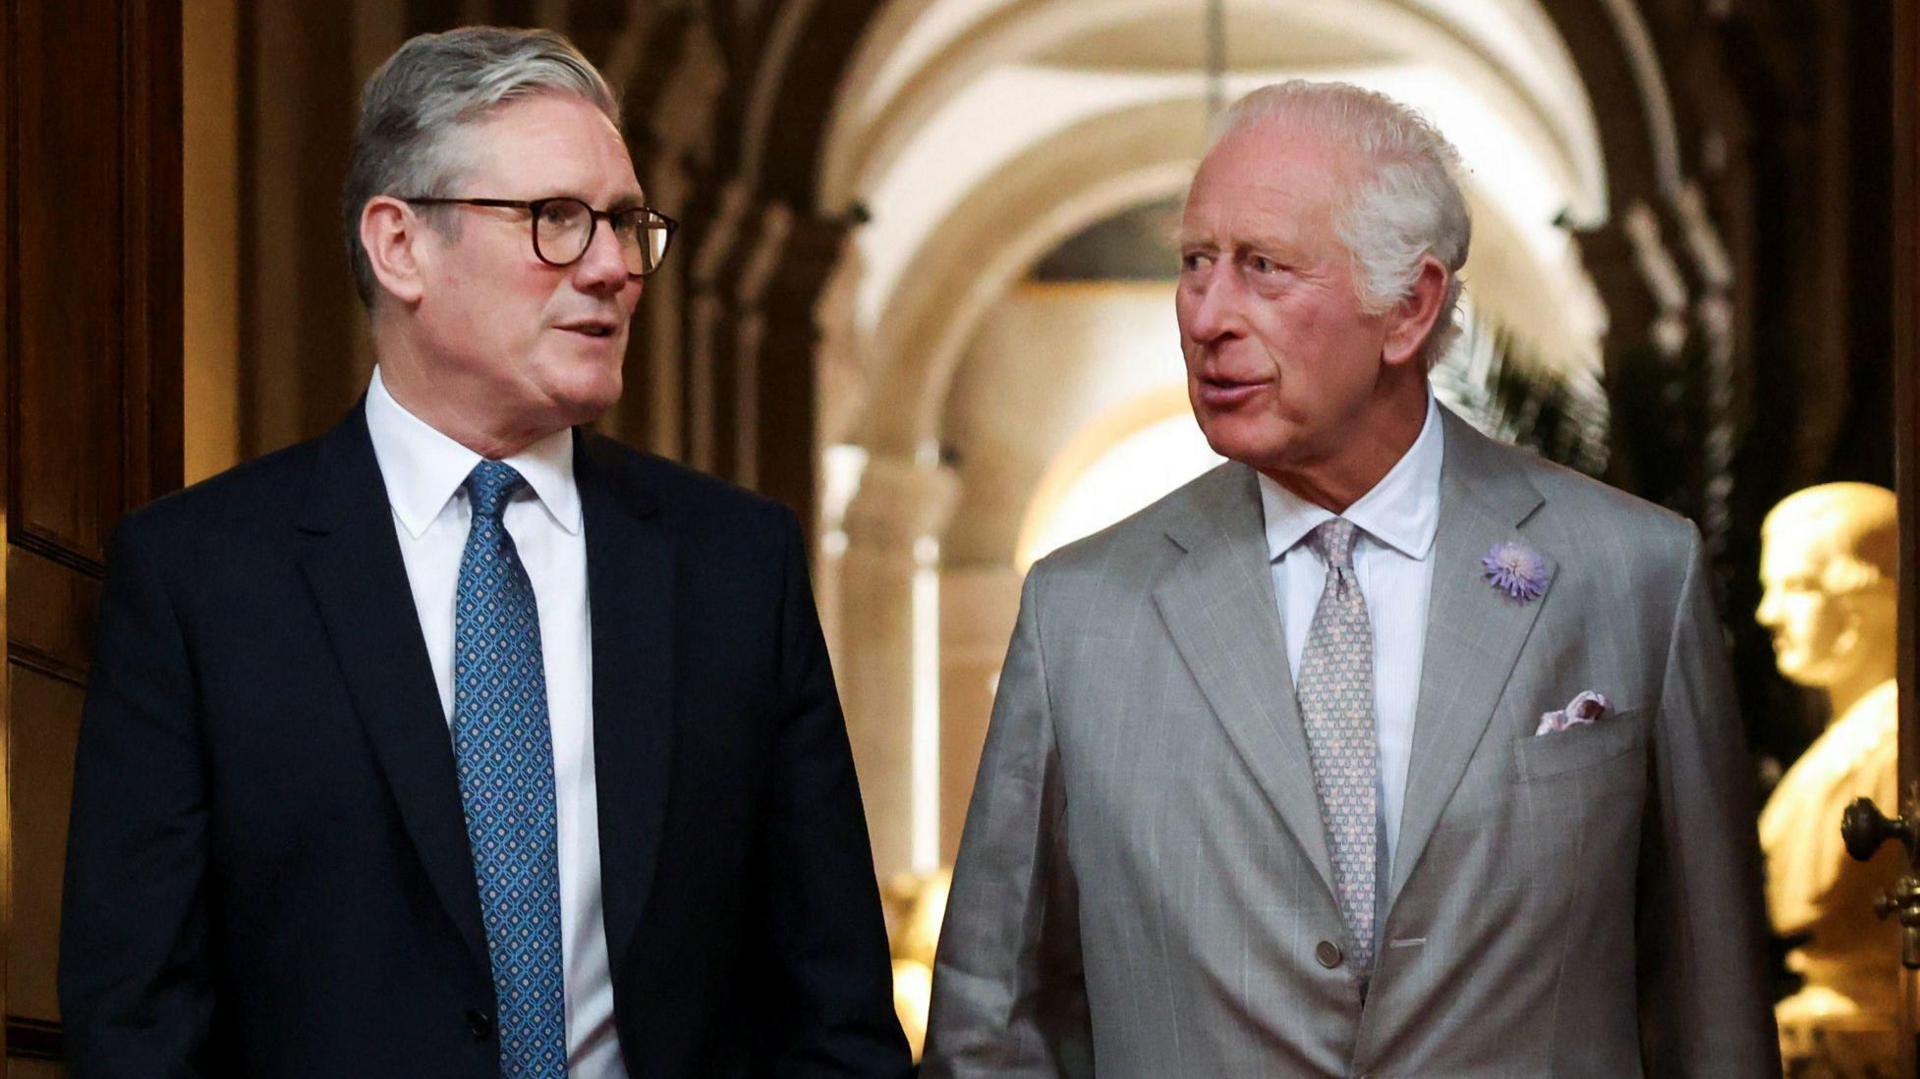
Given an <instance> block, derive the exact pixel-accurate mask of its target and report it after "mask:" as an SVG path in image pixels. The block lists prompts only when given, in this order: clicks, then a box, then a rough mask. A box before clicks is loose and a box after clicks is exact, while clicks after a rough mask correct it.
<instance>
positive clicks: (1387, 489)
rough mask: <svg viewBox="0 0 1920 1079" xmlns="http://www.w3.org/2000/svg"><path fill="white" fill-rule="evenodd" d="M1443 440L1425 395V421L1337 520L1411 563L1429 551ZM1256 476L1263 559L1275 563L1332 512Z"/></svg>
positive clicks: (1436, 410)
mask: <svg viewBox="0 0 1920 1079" xmlns="http://www.w3.org/2000/svg"><path fill="white" fill-rule="evenodd" d="M1444 443H1445V436H1444V435H1443V434H1442V431H1441V424H1440V405H1439V402H1437V401H1435V400H1434V397H1433V394H1432V392H1431V391H1429V392H1428V394H1427V418H1426V422H1424V423H1422V424H1421V426H1420V435H1419V437H1417V438H1415V439H1414V440H1413V445H1412V446H1410V447H1408V449H1407V452H1406V453H1404V454H1401V455H1400V460H1398V461H1396V462H1394V465H1393V467H1392V468H1391V469H1389V470H1387V474H1386V475H1385V476H1382V477H1380V482H1378V483H1376V484H1374V485H1373V488H1372V489H1371V490H1369V491H1368V492H1367V493H1366V494H1364V495H1361V496H1360V498H1359V500H1357V501H1356V502H1354V504H1353V505H1351V506H1348V507H1347V512H1346V513H1344V514H1341V515H1340V516H1343V517H1345V518H1346V519H1347V520H1349V521H1352V522H1353V523H1354V525H1355V526H1356V527H1358V528H1359V529H1360V531H1362V532H1364V533H1366V534H1367V535H1368V536H1371V537H1372V538H1373V539H1374V540H1376V541H1378V542H1380V543H1382V544H1385V545H1386V546H1388V547H1391V548H1393V549H1394V550H1396V551H1399V552H1400V553H1401V554H1403V555H1406V556H1407V557H1408V558H1411V559H1414V560H1416V561H1418V560H1422V559H1425V558H1426V557H1427V552H1429V551H1430V550H1432V549H1433V537H1434V533H1435V532H1437V531H1438V530H1439V527H1440V463H1441V457H1442V455H1443V453H1444V449H1445V446H1444ZM1256 475H1258V476H1259V478H1260V508H1261V510H1262V511H1263V512H1264V514H1265V516H1266V524H1267V557H1268V558H1269V559H1273V560H1278V559H1279V558H1280V557H1281V556H1283V555H1285V554H1286V553H1287V552H1288V551H1291V550H1293V548H1294V546H1295V545H1296V544H1298V543H1299V542H1300V541H1301V540H1303V539H1305V538H1306V537H1307V533H1309V532H1312V531H1313V530H1314V529H1315V528H1318V527H1319V526H1320V525H1321V524H1322V523H1323V522H1326V521H1330V520H1332V519H1333V517H1334V514H1333V513H1332V512H1331V511H1329V510H1327V509H1326V508H1325V507H1324V506H1316V505H1314V504H1313V503H1311V502H1308V501H1307V500H1306V499H1304V498H1301V497H1300V496H1299V495H1296V494H1294V493H1293V492H1292V491H1289V490H1287V489H1286V488H1285V487H1282V486H1280V484H1279V483H1277V482H1275V481H1274V480H1273V479H1271V478H1270V477H1268V476H1267V475H1266V474H1264V473H1256Z"/></svg>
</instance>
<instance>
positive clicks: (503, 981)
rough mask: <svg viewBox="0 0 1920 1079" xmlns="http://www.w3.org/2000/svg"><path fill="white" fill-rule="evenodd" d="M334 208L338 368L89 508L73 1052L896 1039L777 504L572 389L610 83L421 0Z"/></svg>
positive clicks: (610, 1054) (868, 884) (891, 1054)
mask: <svg viewBox="0 0 1920 1079" xmlns="http://www.w3.org/2000/svg"><path fill="white" fill-rule="evenodd" d="M343 210H344V211H345V222H346V225H347V232H348V246H349V250H350V252H351V255H352V259H353V266H354V272H355V278H356V283H357V284H358V286H359V288H360V292H361V296H362V298H363V299H364V300H365V301H366V302H367V304H368V308H369V310H370V312H371V324H372V328H373V338H374V346H375V353H376V355H377V357H378V360H379V364H378V367H377V368H376V369H375V372H374V376H373V380H372V384H371V386H370V387H369V390H368V393H367V396H366V398H365V400H364V401H363V403H362V405H361V407H359V408H356V409H354V410H353V412H352V413H350V414H349V415H348V416H347V417H346V419H344V420H343V421H342V422H341V423H340V425H339V426H338V427H336V428H335V429H334V430H333V431H332V432H331V433H330V434H328V435H326V436H324V437H322V438H320V439H318V440H317V441H314V442H310V443H307V444H304V445H300V446H295V447H293V448H291V449H288V450H285V451H282V452H280V453H277V454H274V455H272V456H270V457H267V458H264V459H262V460H259V461H255V462H253V463H251V464H248V465H245V466H242V467H240V468H238V469H235V470H234V471H232V472H230V473H228V474H226V475H224V476H221V477H218V478H216V479H214V480H211V481H209V482H207V483H205V484H202V485H200V486H198V487H195V488H193V489H191V490H188V491H185V492H183V493H181V494H179V495H176V496H174V497H171V498H168V499H165V500H163V501H161V502H159V503H157V504H155V505H153V506H151V507H148V508H147V509H145V510H143V511H141V512H139V513H137V514H135V515H133V516H132V517H130V518H129V519H128V520H127V522H126V524H125V525H124V526H123V527H122V528H121V530H120V532H119V533H118V535H117V537H116V539H115V542H114V546H113V552H112V570H111V573H110V575H109V579H108V583H107V589H106V595H105V599H104V601H103V604H102V610H101V618H100V626H99V636H98V642H97V650H96V665H95V668H94V673H93V681H92V684H91V686H90V688H89V692H88V700H87V711H86V718H85V722H84V725H83V728H82V731H81V738H80V748H79V762H78V768H77V773H76V778H75V787H74V806H73V827H72V837H71V843H70V849H69V855H68V875H67V892H66V911H65V924H64V927H63V934H62V957H61V1005H62V1009H63V1012H64V1014H65V1018H66V1022H67V1027H66V1031H67V1046H68V1048H69V1050H70V1053H71V1056H72V1062H73V1070H74V1074H76V1075H78V1076H109V1075H129V1076H131V1075H140V1076H151V1075H214V1074H222V1075H224V1074H244V1075H248V1076H294V1075H312V1076H329V1077H333V1076H347V1075H353V1076H385V1075H394V1076H402V1075H404V1076H493V1075H504V1076H529V1077H531V1076H554V1077H558V1076H562V1075H572V1076H574V1077H576V1079H579V1077H592V1079H605V1077H620V1076H628V1075H631V1076H683V1075H684V1076H694V1075H697V1076H703V1077H704V1076H727V1075H746V1074H761V1073H777V1074H782V1075H816V1074H818V1075H825V1074H834V1075H876V1076H878V1075H900V1074H904V1073H905V1072H906V1071H907V1069H908V1060H907V1051H906V1046H905V1043H904V1040H903V1039H902V1037H901V1035H900V1031H899V1027H898V1025H897V1023H896V1022H895V1020H894V1017H893V1012H892V1006H891V996H890V990H889V985H888V962H887V951H886V941H885V937H884V932H883V929H882V923H881V916H880V907H879V899H878V894H877V889H876V887H875V882H874V878H873V869H872V864H871V861H870V857H869V853H868V846H867V836H866V830H865V824H864V821H863V819H862V816H861V805H860V797H859V791H858V789H857V787H856V784H855V780H854V774H853V766H852V761H851V755H850V752H849V748H848V744H847V738H846V733H845V729H844V724H843V721H842V718H841V714H840V709H839V705H838V702H837V700H836V697H835V693H834V688H833V683H832V675H831V673H830V671H829V669H828V665H827V658H826V654H825V650H824V647H823V644H822V640H821V635H820V629H819V624H818V620H817V617H816V615H815V612H814V608H813V602H812V597H811V594H810V590H809V587H808V584H807V578H806V564H805V559H804V555H803V551H802V545H801V534H800V529H799V526H798V524H797V522H796V520H795V518H794V516H793V515H792V513H790V512H789V511H787V510H785V509H784V508H782V507H780V506H778V505H776V504H774V503H771V502H768V501H765V500H763V499H760V498H757V497H754V496H752V495H749V494H745V493H742V492H739V491H736V490H733V489H731V488H728V487H726V486H724V485H722V484H720V483H718V482H716V481H713V480H711V479H707V478H704V477H701V476H699V475H697V474H695V473H692V472H689V471H687V470H684V469H681V468H678V467H676V466H674V465H671V464H668V463H666V462H664V461H660V460H657V459H653V458H649V457H646V456H643V455H641V454H638V453H635V452H633V451H631V450H628V449H625V448H623V447H621V446H619V445H617V444H615V443H613V442H610V441H608V440H606V439H603V438H600V437H597V436H593V435H588V434H584V433H582V432H580V431H578V430H576V428H577V426H578V425H580V424H584V423H587V422H590V421H591V420H593V419H594V418H595V417H597V416H599V415H600V414H601V413H602V412H604V411H605V410H606V409H607V408H608V407H609V406H610V405H612V404H613V402H614V401H615V400H616V398H617V397H618V395H619V391H620V384H621V360H622V357H623V355H624V353H625V346H626V340H627V329H628V321H629V319H630V317H631V315H632V313H633V310H634V306H635V304H636V303H637V302H638V300H639V297H640V291H641V281H642V278H643V276H644V275H646V274H647V273H649V272H651V271H652V270H653V269H654V268H655V267H657V266H658V265H659V261H660V259H661V258H662V257H664V256H665V254H666V249H667V244H668V240H669V239H670V237H671V235H672V229H673V222H671V221H670V220H668V219H667V218H665V217H664V216H662V215H660V214H658V213H656V212H654V211H653V210H651V209H648V208H647V207H646V206H645V204H644V201H643V194H642V191H641V188H640V185H639V182H638V180H637V179H636V178H635V175H634V170H633V165H632V161H631V159H630V157H629V155H628V152H627V149H626V146H625V144H624V142H623V141H622V138H621V135H620V131H619V112H618V107H617V105H616V104H615V98H614V97H613V96H612V94H611V93H610V92H609V91H608V88H607V86H606V84H605V83H604V82H603V81H602V79H601V77H600V75H599V74H598V73H597V72H596V71H595V70H594V69H593V67H592V66H591V65H590V64H588V62H587V61H586V60H585V59H584V58H583V57H581V56H580V54H579V53H578V52H577V51H575V50H574V48H573V47H572V46H571V45H569V44H568V43H567V42H566V41H565V40H564V39H561V38H559V37H558V36H557V35H553V34H548V33H543V32H524V31H506V30H497V29H490V28H475V29H468V30H462V31H456V32H453V33H449V34H443V35H429V36H424V37H420V38H415V39H414V40H412V41H410V42H408V43H407V44H406V45H405V46H404V47H402V48H401V50H400V51H399V52H398V53H396V54H395V55H394V57H393V58H392V59H390V60H389V61H388V62H387V63H386V64H385V65H384V66H383V67H382V68H381V69H380V70H379V71H378V72H376V73H375V75H374V76H373V78H372V79H371V80H370V82H369V83H368V86H367V89H366V94H365V100H364V102H363V105H362V115H361V119H360V125H359V128H358V131H357V133H356V141H355V146H354V159H353V164H352V166H351V169H350V172H349V175H348V178H347V182H346V189H345V194H344V197H343Z"/></svg>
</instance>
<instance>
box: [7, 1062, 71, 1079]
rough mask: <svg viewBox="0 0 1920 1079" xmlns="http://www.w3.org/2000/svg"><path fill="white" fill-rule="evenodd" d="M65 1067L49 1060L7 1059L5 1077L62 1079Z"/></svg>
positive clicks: (10, 1078)
mask: <svg viewBox="0 0 1920 1079" xmlns="http://www.w3.org/2000/svg"><path fill="white" fill-rule="evenodd" d="M66 1074H67V1069H65V1068H63V1067H61V1066H60V1065H59V1064H56V1063H54V1062H53V1061H50V1060H17V1059H16V1060H9V1061H7V1079H62V1077H63V1076H65V1075H66Z"/></svg>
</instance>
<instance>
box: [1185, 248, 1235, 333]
mask: <svg viewBox="0 0 1920 1079" xmlns="http://www.w3.org/2000/svg"><path fill="white" fill-rule="evenodd" d="M1180 290H1181V292H1182V293H1183V294H1184V296H1183V299H1184V300H1185V301H1186V302H1184V303H1182V304H1181V305H1180V314H1181V318H1180V323H1181V328H1182V329H1183V330H1184V331H1185V332H1186V335H1187V337H1188V338H1190V339H1191V340H1193V341H1194V342H1195V343H1197V344H1203V345H1204V344H1209V343H1212V342H1215V341H1218V340H1220V339H1222V338H1234V337H1239V336H1241V335H1242V334H1244V333H1245V331H1246V323H1245V321H1244V320H1243V318H1242V302H1243V301H1244V299H1245V297H1244V296H1242V295H1241V289H1240V279H1239V275H1238V274H1236V273H1234V272H1233V267H1232V265H1231V264H1230V263H1229V262H1228V261H1227V260H1226V259H1219V260H1216V261H1214V262H1213V263H1211V264H1210V265H1208V266H1207V267H1205V268H1204V269H1194V270H1187V271H1185V273H1184V274H1183V275H1182V277H1181V281H1180Z"/></svg>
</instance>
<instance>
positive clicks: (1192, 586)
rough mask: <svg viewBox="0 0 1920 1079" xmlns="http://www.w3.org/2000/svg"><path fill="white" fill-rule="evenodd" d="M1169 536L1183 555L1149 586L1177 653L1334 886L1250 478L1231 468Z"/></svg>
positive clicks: (1203, 491) (1200, 494) (1211, 481)
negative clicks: (1156, 584)
mask: <svg viewBox="0 0 1920 1079" xmlns="http://www.w3.org/2000/svg"><path fill="white" fill-rule="evenodd" d="M1196 498H1197V499H1198V500H1199V504H1198V505H1197V506H1195V507H1194V509H1193V511H1192V512H1190V513H1182V514H1179V515H1178V516H1177V518H1176V523H1175V524H1174V526H1173V527H1171V528H1170V529H1169V530H1168V536H1169V537H1170V538H1171V539H1172V540H1173V541H1174V542H1175V543H1177V544H1179V545H1180V547H1181V548H1182V549H1184V550H1185V551H1186V555H1185V557H1183V558H1181V559H1180V561H1179V562H1177V563H1175V564H1174V566H1173V568H1172V570H1171V571H1169V572H1168V574H1167V575H1166V576H1165V577H1164V578H1162V579H1161V581H1160V583H1159V585H1158V586H1157V587H1156V588H1155V589H1154V593H1153V598H1154V603H1155V604H1156V605H1157V606H1158V607H1159V609H1160V615H1161V617H1162V618H1163V619H1165V620H1166V624H1167V629H1168V631H1169V633H1170V634H1171V635H1172V637H1173V640H1174V644H1175V647H1176V648H1178V649H1179V651H1180V655H1181V658H1182V659H1184V660H1185V661H1186V664H1187V668H1188V669H1189V670H1190V671H1191V672H1192V673H1193V677H1194V680H1195V681H1197V682H1198V683H1199V684H1200V691H1201V692H1202V693H1203V694H1204V695H1205V696H1206V698H1207V703H1208V704H1209V705H1210V706H1212V708H1213V712H1214V715H1215V716H1216V717H1218V719H1219V721H1220V724H1221V726H1223V727H1225V728H1226V729H1227V735H1228V737H1229V738H1230V739H1231V740H1232V742H1233V745H1234V748H1235V749H1237V750H1238V751H1239V753H1240V755H1241V757H1243V758H1244V759H1245V761H1246V763H1247V767H1248V768H1249V769H1250V770H1251V771H1252V772H1253V777H1254V780H1255V781H1256V782H1257V783H1258V784H1259V785H1260V789H1261V791H1262V792H1263V793H1265V795H1266V797H1267V800H1268V801H1269V802H1271V803H1272V805H1273V807H1274V809H1275V810H1276V811H1277V812H1278V813H1279V814H1280V819H1281V820H1282V821H1284V822H1285V824H1286V826H1287V828H1288V829H1289V830H1290V831H1292V832H1293V834H1294V838H1295V839H1297V840H1298V841H1299V843H1300V846H1301V847H1302V848H1303V849H1304V850H1305V851H1306V853H1307V857H1308V858H1309V859H1310V860H1311V861H1312V862H1313V865H1314V868H1316V869H1317V870H1319V873H1320V879H1321V880H1322V881H1323V882H1325V883H1326V885H1327V889H1328V894H1330V895H1331V894H1332V889H1333V867H1332V861H1331V859H1330V858H1329V857H1328V855H1327V835H1326V825H1325V823H1324V822H1323V821H1322V820H1321V816H1320V801H1319V797H1318V795H1316V794H1315V793H1314V788H1313V767H1312V765H1311V763H1310V762H1309V760H1308V757H1307V738H1306V732H1305V730H1304V728H1302V726H1301V724H1300V712H1299V708H1298V705H1297V704H1296V703H1295V701H1294V692H1293V678H1292V676H1291V674H1290V673H1289V672H1288V670H1287V649H1286V640H1285V637H1284V635H1283V634H1282V632H1281V627H1280V612H1279V609H1278V607H1277V606H1276V605H1275V603H1274V596H1273V578H1272V576H1271V571H1270V569H1269V565H1268V559H1267V549H1266V543H1265V539H1264V536H1265V529H1264V527H1263V524H1262V519H1261V512H1260V494H1259V488H1258V486H1257V480H1256V479H1255V478H1254V474H1253V471H1252V470H1251V469H1249V468H1247V467H1246V466H1244V465H1228V466H1225V467H1223V468H1221V469H1219V470H1217V471H1215V472H1214V473H1213V474H1212V476H1210V477H1209V478H1208V480H1207V482H1206V484H1205V485H1203V486H1202V487H1201V488H1200V489H1199V490H1198V491H1197V492H1196Z"/></svg>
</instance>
